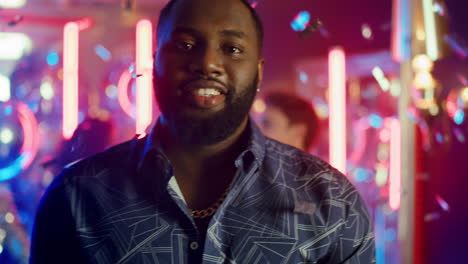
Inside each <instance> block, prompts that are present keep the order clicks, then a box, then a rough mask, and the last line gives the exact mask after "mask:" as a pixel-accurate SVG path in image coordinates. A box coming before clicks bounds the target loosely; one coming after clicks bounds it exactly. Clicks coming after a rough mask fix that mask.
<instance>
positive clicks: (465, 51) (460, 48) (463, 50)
mask: <svg viewBox="0 0 468 264" xmlns="http://www.w3.org/2000/svg"><path fill="white" fill-rule="evenodd" d="M444 40H445V41H446V42H447V43H448V44H449V45H450V47H451V48H452V50H453V52H455V53H456V54H457V55H458V56H460V57H461V58H463V59H466V58H467V57H468V48H467V47H466V45H464V43H462V42H461V40H460V39H459V38H458V37H456V36H454V35H446V36H445V37H444Z"/></svg>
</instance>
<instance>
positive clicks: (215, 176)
mask: <svg viewBox="0 0 468 264" xmlns="http://www.w3.org/2000/svg"><path fill="white" fill-rule="evenodd" d="M247 123H248V119H247V118H246V119H245V120H244V121H243V122H242V124H241V125H240V126H239V127H238V128H237V129H236V131H235V132H234V133H233V134H232V135H231V136H229V137H228V138H226V139H225V140H223V141H221V142H218V143H216V144H213V145H209V146H200V145H187V144H183V143H181V142H180V140H177V138H175V137H174V135H172V134H171V133H169V129H168V127H164V126H163V127H162V129H161V130H162V132H163V133H162V134H161V139H162V140H161V143H162V147H163V149H164V152H165V153H166V155H167V156H168V158H169V160H170V161H171V164H172V166H173V168H174V176H175V178H176V180H177V183H178V184H179V187H180V188H181V190H182V193H183V195H184V198H185V200H186V202H187V204H188V206H189V208H194V209H198V208H206V207H208V206H210V205H211V204H212V203H213V202H214V201H216V200H217V199H218V198H219V197H220V196H221V195H222V193H223V192H224V191H225V190H226V188H228V186H229V185H230V184H231V182H232V180H233V178H234V175H235V173H236V167H235V164H234V161H235V159H236V158H237V157H238V156H239V154H240V153H241V152H242V151H243V149H244V148H245V146H246V142H247V140H246V133H244V132H245V130H246V127H247Z"/></svg>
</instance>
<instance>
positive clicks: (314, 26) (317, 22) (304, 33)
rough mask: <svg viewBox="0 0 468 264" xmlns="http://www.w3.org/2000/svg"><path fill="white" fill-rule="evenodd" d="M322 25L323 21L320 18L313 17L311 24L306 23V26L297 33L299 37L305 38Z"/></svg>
mask: <svg viewBox="0 0 468 264" xmlns="http://www.w3.org/2000/svg"><path fill="white" fill-rule="evenodd" d="M322 26H323V23H322V21H321V20H320V19H318V18H317V19H315V20H314V21H313V22H312V23H311V24H309V25H307V27H306V28H305V29H304V30H303V31H301V32H300V33H299V36H300V37H301V38H306V37H308V36H309V35H310V34H312V33H314V32H315V31H317V30H318V29H320V28H321V27H322Z"/></svg>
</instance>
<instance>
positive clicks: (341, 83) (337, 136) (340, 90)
mask: <svg viewBox="0 0 468 264" xmlns="http://www.w3.org/2000/svg"><path fill="white" fill-rule="evenodd" d="M328 74H329V96H328V98H329V105H330V118H329V140H330V164H331V165H332V166H334V167H335V168H337V169H338V170H339V171H341V172H342V173H344V174H346V61H345V53H344V51H343V49H341V48H334V49H332V50H330V52H329V55H328Z"/></svg>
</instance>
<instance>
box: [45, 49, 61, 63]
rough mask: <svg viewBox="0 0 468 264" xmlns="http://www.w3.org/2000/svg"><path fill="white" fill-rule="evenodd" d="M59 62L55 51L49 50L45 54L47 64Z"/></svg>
mask: <svg viewBox="0 0 468 264" xmlns="http://www.w3.org/2000/svg"><path fill="white" fill-rule="evenodd" d="M58 62H59V56H58V54H57V53H56V52H51V53H49V54H47V64H49V65H50V66H55V65H57V64H58Z"/></svg>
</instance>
